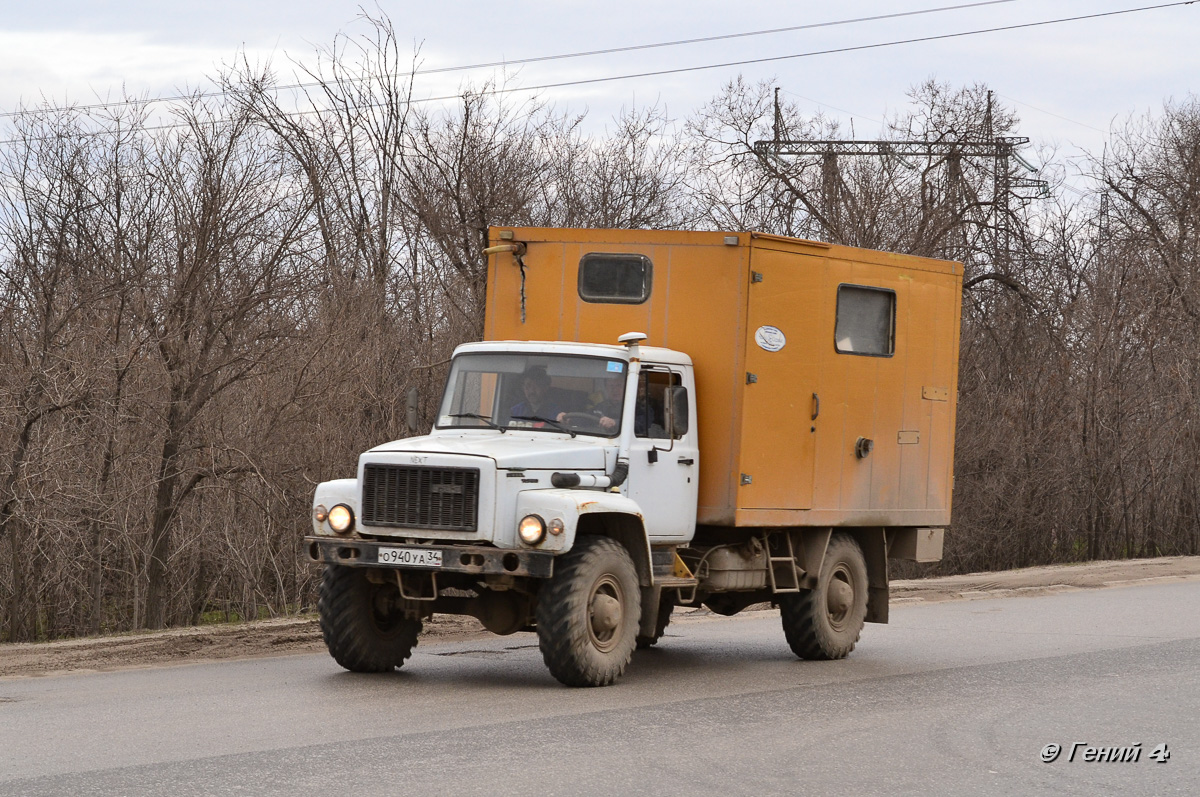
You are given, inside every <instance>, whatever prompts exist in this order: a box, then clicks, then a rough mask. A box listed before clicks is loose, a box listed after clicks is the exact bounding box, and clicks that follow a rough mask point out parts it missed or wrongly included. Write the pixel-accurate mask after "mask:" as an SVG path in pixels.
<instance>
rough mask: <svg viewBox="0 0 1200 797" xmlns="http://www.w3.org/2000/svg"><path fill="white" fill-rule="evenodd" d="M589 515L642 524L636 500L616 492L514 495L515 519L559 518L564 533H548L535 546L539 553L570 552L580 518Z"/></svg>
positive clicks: (553, 492)
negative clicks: (629, 519)
mask: <svg viewBox="0 0 1200 797" xmlns="http://www.w3.org/2000/svg"><path fill="white" fill-rule="evenodd" d="M590 514H616V515H629V516H631V517H633V518H636V519H637V522H638V525H639V526H640V525H642V509H641V507H639V506H638V504H637V502H636V501H633V500H631V499H629V498H626V497H625V496H623V495H620V494H619V493H608V492H600V491H599V490H570V489H554V490H526V491H525V492H523V493H521V494H520V495H519V496H517V516H518V519H519V518H523V517H525V516H526V515H539V516H541V518H542V519H543V520H545V521H546V522H547V523H549V522H550V521H551V520H554V519H555V518H558V519H560V520H562V522H563V533H562V534H559V535H553V534H548V535H546V540H545V541H544V542H543V543H542V544H541V545H539V546H538V550H541V551H554V552H556V553H562V552H565V551H569V550H571V547H572V546H573V545H574V544H575V535H576V532H577V531H578V529H579V518H581V517H583V516H584V515H590Z"/></svg>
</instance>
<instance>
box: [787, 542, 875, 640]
mask: <svg viewBox="0 0 1200 797" xmlns="http://www.w3.org/2000/svg"><path fill="white" fill-rule="evenodd" d="M778 600H779V614H780V617H781V619H782V621H783V633H784V636H786V637H787V642H788V646H789V647H791V649H792V652H793V653H795V654H796V655H797V656H799V657H800V658H802V659H818V660H828V659H844V658H845V657H846V656H848V655H849V654H850V651H852V650H854V645H855V643H856V642H858V637H859V635H860V634H861V633H862V628H863V623H864V622H865V620H866V616H867V563H866V560H865V559H864V558H863V552H862V548H860V547H859V546H858V543H857V542H855V541H854V538H852V537H850V536H849V535H846V534H841V533H837V534H834V535H833V537H832V538H830V540H829V548H828V550H826V552H825V561H824V563H823V564H822V565H821V573H820V575H819V576H818V578H817V586H816V589H811V590H804V591H802V592H799V593H785V594H782V595H779V596H778Z"/></svg>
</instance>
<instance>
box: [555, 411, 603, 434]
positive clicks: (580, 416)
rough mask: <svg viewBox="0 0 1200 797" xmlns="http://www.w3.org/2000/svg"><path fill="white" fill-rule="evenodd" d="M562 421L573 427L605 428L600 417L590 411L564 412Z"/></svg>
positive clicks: (599, 429) (598, 429) (600, 429)
mask: <svg viewBox="0 0 1200 797" xmlns="http://www.w3.org/2000/svg"><path fill="white" fill-rule="evenodd" d="M562 423H564V424H566V425H567V426H570V427H571V428H572V429H594V430H596V431H603V430H604V427H602V426H601V425H600V419H599V418H597V417H596V416H595V415H592V414H591V413H590V412H564V413H563V417H562Z"/></svg>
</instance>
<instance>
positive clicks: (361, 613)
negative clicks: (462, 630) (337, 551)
mask: <svg viewBox="0 0 1200 797" xmlns="http://www.w3.org/2000/svg"><path fill="white" fill-rule="evenodd" d="M403 603H404V601H403V600H402V599H401V597H400V589H399V587H398V586H397V585H396V583H395V581H389V582H386V583H383V584H375V583H373V582H371V581H370V580H368V579H367V571H366V570H365V569H363V568H359V567H343V566H341V565H326V567H325V573H324V575H323V577H322V579H321V596H320V600H319V601H318V602H317V612H318V614H319V616H320V619H321V635H322V636H323V637H324V638H325V647H327V648H329V654H330V655H331V656H333V658H334V660H335V661H337V663H338V664H340V665H342V666H343V667H345V668H346V669H347V670H350V671H351V672H390V671H391V670H393V669H395V668H396V667H399V666H400V665H402V664H404V660H405V659H407V658H408V657H409V656H410V655H411V654H412V649H413V648H414V647H416V644H417V635H418V634H420V633H421V621H420V620H414V619H410V618H406V617H405V616H404V610H403Z"/></svg>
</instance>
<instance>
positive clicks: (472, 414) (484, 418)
mask: <svg viewBox="0 0 1200 797" xmlns="http://www.w3.org/2000/svg"><path fill="white" fill-rule="evenodd" d="M450 417H451V418H474V419H475V420H477V421H483V422H484V423H486V424H487V425H488V426H490V427H491V428H493V429H499V430H500V434H504V433H505V432H507V431H508V429H507V428H505V427H503V426H501V425H500V424H498V423H496V422H495V421H493V420H492V419H491V417H490V416H487V415H480V414H479V413H477V412H452V413H450Z"/></svg>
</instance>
